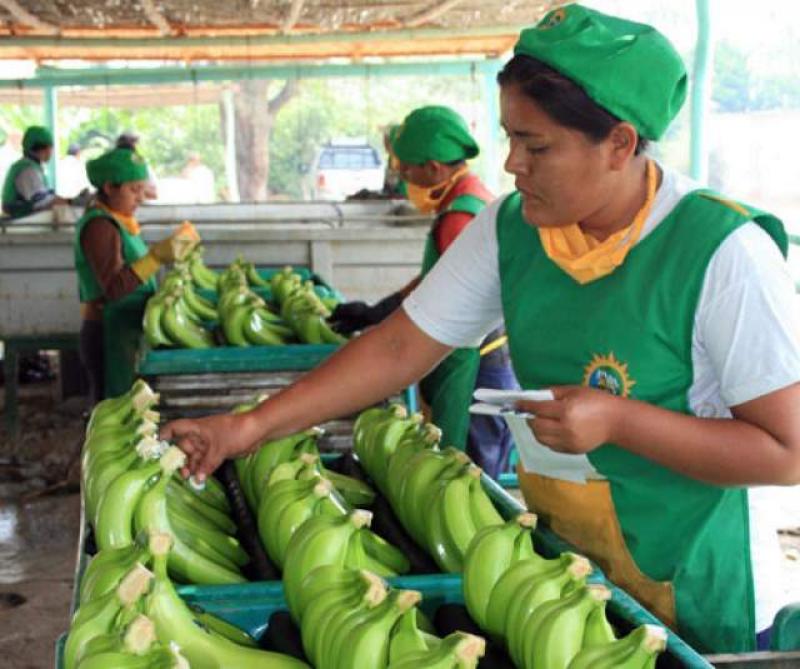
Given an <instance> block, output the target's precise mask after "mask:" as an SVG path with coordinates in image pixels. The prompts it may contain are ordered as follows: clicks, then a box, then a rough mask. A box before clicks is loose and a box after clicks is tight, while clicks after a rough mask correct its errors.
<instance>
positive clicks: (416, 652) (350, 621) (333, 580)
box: [294, 565, 485, 669]
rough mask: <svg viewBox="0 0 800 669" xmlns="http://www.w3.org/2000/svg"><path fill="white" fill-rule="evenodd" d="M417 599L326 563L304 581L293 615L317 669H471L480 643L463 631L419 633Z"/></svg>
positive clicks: (481, 647)
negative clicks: (430, 668)
mask: <svg viewBox="0 0 800 669" xmlns="http://www.w3.org/2000/svg"><path fill="white" fill-rule="evenodd" d="M420 599H421V597H420V594H419V593H418V592H415V591H411V590H388V589H387V587H386V584H385V583H384V581H383V580H382V579H381V578H379V577H378V576H376V575H375V574H373V573H371V572H369V571H365V570H356V569H348V568H342V567H339V566H335V565H328V566H323V567H319V568H317V569H314V570H313V571H311V572H310V573H309V574H308V575H307V576H306V577H305V578H304V579H303V582H302V588H301V590H300V593H299V595H298V599H297V602H296V608H295V610H294V616H295V618H296V620H298V621H299V623H300V628H301V636H302V641H303V647H304V649H305V651H306V655H307V656H308V657H309V659H310V660H311V661H312V663H313V664H314V666H315V667H317V669H385V668H386V667H395V666H399V667H407V668H409V669H410V668H411V667H415V668H416V667H426V668H427V667H441V668H442V669H474V667H476V666H477V661H478V659H479V658H480V657H481V656H482V655H483V653H484V649H485V642H484V640H483V639H481V638H480V637H475V636H472V635H470V634H464V633H462V632H458V633H456V634H454V635H451V636H449V637H447V638H446V639H440V638H438V637H437V636H435V635H433V634H431V633H429V632H427V631H424V630H422V629H420V626H419V618H420V617H421V613H420V611H419V609H417V608H416V605H417V604H418V603H419V601H420ZM422 621H423V624H425V622H426V621H425V619H424V617H423V618H422Z"/></svg>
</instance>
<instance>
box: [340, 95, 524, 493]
mask: <svg viewBox="0 0 800 669" xmlns="http://www.w3.org/2000/svg"><path fill="white" fill-rule="evenodd" d="M388 136H389V138H390V140H391V152H390V156H391V158H392V160H393V161H394V162H395V169H396V170H397V172H398V173H399V174H400V176H401V177H402V179H403V182H404V184H405V190H406V195H407V197H408V199H409V200H410V201H411V203H412V204H413V205H414V206H415V207H416V208H417V209H418V210H419V211H420V212H422V213H425V214H434V215H435V219H434V222H433V225H432V227H431V230H430V232H429V234H428V238H427V241H426V243H425V252H424V255H423V258H422V267H421V270H420V274H419V276H417V277H415V278H414V279H413V280H412V281H411V282H410V283H409V284H408V285H407V286H405V288H403V289H401V290H399V291H397V292H396V293H393V294H392V295H389V296H388V297H386V298H384V299H383V300H381V301H380V302H378V303H377V304H375V305H373V306H368V305H367V304H365V303H364V302H349V303H345V304H341V305H339V306H338V307H337V308H336V309H335V311H334V312H333V315H332V316H331V322H332V323H333V325H334V327H335V328H336V329H337V330H338V331H340V332H342V333H345V334H349V333H351V332H354V331H356V330H362V329H364V328H366V327H368V326H372V325H375V324H377V323H380V322H381V321H382V320H384V319H385V318H386V317H387V316H389V315H390V314H391V313H392V312H393V311H395V310H396V309H397V308H398V307H399V306H400V304H401V303H402V301H403V299H404V298H405V297H406V296H407V295H408V294H409V293H410V292H411V291H412V290H413V289H414V287H415V286H416V285H417V284H418V283H419V282H420V280H421V279H422V278H423V277H424V276H425V275H426V274H427V273H428V272H429V271H430V270H431V268H432V267H433V266H434V265H435V264H436V262H437V261H438V259H439V258H440V257H441V255H442V254H443V253H444V252H445V251H446V250H447V248H448V247H449V246H450V245H451V244H452V243H453V242H454V241H455V240H456V238H457V237H458V236H459V235H460V234H461V233H462V232H463V231H464V229H465V228H466V227H467V226H468V225H469V224H470V222H471V221H472V219H473V218H474V217H475V216H476V214H478V213H479V212H480V211H481V210H482V209H483V208H484V207H485V206H486V205H487V204H488V203H489V202H491V201H492V200H493V199H494V196H493V195H492V194H491V193H490V192H489V190H488V189H487V188H486V187H485V186H484V185H483V183H482V182H481V180H480V179H479V178H478V176H477V175H476V174H474V173H473V172H471V171H470V169H469V166H468V165H467V160H469V159H471V158H474V157H475V156H477V155H478V152H479V148H478V144H477V142H476V141H475V139H474V138H473V137H472V135H471V133H470V132H469V128H468V126H467V124H466V122H465V121H464V119H463V118H462V117H461V116H460V115H459V114H457V113H456V112H455V111H453V110H452V109H450V108H448V107H441V106H427V107H420V108H419V109H416V110H414V111H412V112H411V113H410V114H409V115H408V116H407V117H406V118H405V120H404V121H403V123H402V124H401V125H400V126H399V127H397V128H395V129H394V130H390V131H389V133H388ZM442 299H446V298H445V297H444V296H443V297H442ZM504 341H505V339H504V332H503V330H502V329H501V328H498V329H496V330H495V331H494V332H492V333H490V334H489V336H488V337H486V338H485V339H484V340H483V342H482V343H481V345H480V347H469V348H462V349H458V350H456V351H454V352H453V353H452V354H451V355H450V356H448V357H447V358H446V359H445V360H443V361H442V362H441V364H439V365H438V366H437V367H436V369H434V370H432V371H431V372H430V373H429V374H428V375H427V376H426V377H425V378H424V379H422V380H421V381H420V384H419V387H420V392H421V394H422V398H423V399H424V400H425V402H426V404H427V405H428V406H429V407H430V409H431V421H432V422H433V423H434V424H436V425H437V426H438V427H439V428H441V430H442V432H443V435H442V443H443V444H445V445H447V446H455V447H456V448H460V449H461V450H465V449H466V451H467V453H468V454H469V456H470V457H471V458H472V459H473V460H474V461H475V462H476V464H477V465H478V466H480V467H482V468H483V469H484V471H486V473H487V474H489V475H490V476H492V477H497V476H498V475H499V474H500V473H501V472H503V471H504V470H505V469H506V468H507V466H508V456H509V453H510V451H511V449H512V447H513V440H512V439H511V434H510V432H509V430H508V427H507V426H506V424H505V421H504V420H503V419H502V418H499V417H496V416H482V415H472V416H471V415H470V413H469V406H470V404H472V401H473V400H472V394H473V392H474V390H475V388H497V389H513V388H517V387H518V386H517V383H516V380H515V379H514V373H513V371H512V370H511V363H510V359H509V356H508V348H507V347H506V345H505V343H504Z"/></svg>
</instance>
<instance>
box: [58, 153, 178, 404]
mask: <svg viewBox="0 0 800 669" xmlns="http://www.w3.org/2000/svg"><path fill="white" fill-rule="evenodd" d="M86 173H87V176H88V178H89V183H91V184H92V186H94V187H95V188H97V194H96V196H95V199H94V200H93V201H92V202H91V203H90V204H89V205H88V207H87V209H86V212H85V213H84V215H83V216H82V217H81V219H80V220H79V221H78V223H77V224H76V226H75V242H74V254H75V269H76V270H77V273H78V290H79V293H80V300H81V318H82V321H83V324H82V326H81V333H80V352H81V359H82V361H83V364H84V366H85V367H86V369H87V371H88V374H89V380H90V386H91V388H90V392H91V398H92V401H93V402H98V401H99V400H101V399H103V398H104V397H115V396H117V395H120V394H122V393H124V392H126V391H127V390H128V389H129V388H130V386H131V383H133V380H134V360H135V355H136V351H137V350H138V347H139V340H140V338H141V333H142V315H143V313H144V307H145V303H146V302H147V300H148V298H149V297H150V296H151V295H152V294H153V293H154V292H155V288H156V277H155V275H156V272H158V270H159V268H160V267H161V266H162V265H166V264H169V263H172V262H174V261H175V260H176V259H179V257H178V256H179V255H182V254H185V253H186V252H187V251H188V250H190V247H189V246H187V245H186V244H185V243H183V240H181V239H179V238H178V234H177V233H174V234H173V235H171V236H170V237H168V238H166V239H164V240H162V241H160V242H156V243H155V244H152V245H151V246H150V247H148V246H147V244H146V243H145V242H144V240H143V239H142V237H141V234H140V227H139V223H138V221H137V220H136V210H137V208H138V207H139V205H140V204H141V203H142V202H143V201H144V199H145V193H144V190H145V187H146V184H147V180H148V178H149V173H148V170H147V165H146V164H145V161H144V159H143V158H142V157H141V156H140V155H139V154H138V153H137V152H135V151H133V150H131V149H124V148H115V149H113V150H111V151H108V152H107V153H104V154H103V155H101V156H100V157H99V158H96V159H94V160H90V161H89V162H88V163H87V164H86Z"/></svg>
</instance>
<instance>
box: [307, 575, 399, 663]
mask: <svg viewBox="0 0 800 669" xmlns="http://www.w3.org/2000/svg"><path fill="white" fill-rule="evenodd" d="M360 575H361V579H362V580H361V581H360V582H359V583H358V584H357V585H356V587H355V588H353V589H352V590H350V591H349V592H348V591H344V590H337V589H331V590H328V591H327V592H326V593H325V594H324V595H321V596H320V597H319V599H318V600H315V601H314V602H312V603H311V604H310V605H309V607H308V609H307V611H306V614H305V616H304V618H303V621H304V622H303V625H302V639H303V648H305V649H306V653H307V655H308V658H309V659H310V660H311V661H312V663H313V664H314V666H315V667H317V669H322V668H323V667H324V666H327V665H329V664H330V663H331V661H332V660H333V650H332V646H334V645H335V644H336V642H337V640H338V638H339V634H340V630H341V628H342V627H343V625H345V624H352V623H353V622H354V621H355V619H356V618H362V619H363V617H364V616H365V615H366V614H367V613H368V612H369V611H370V610H371V609H373V608H374V607H375V606H377V605H378V604H380V603H381V602H383V601H384V600H385V599H386V596H387V593H388V590H387V588H386V585H385V584H384V583H383V582H382V581H380V579H378V578H376V577H375V576H373V575H372V574H369V573H368V572H360Z"/></svg>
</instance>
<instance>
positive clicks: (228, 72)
mask: <svg viewBox="0 0 800 669" xmlns="http://www.w3.org/2000/svg"><path fill="white" fill-rule="evenodd" d="M494 63H495V61H494V60H488V59H480V60H476V59H472V60H448V61H426V62H422V61H420V62H411V63H352V64H341V65H339V64H324V65H235V66H233V65H210V66H205V67H175V66H173V67H154V68H125V69H111V68H96V67H95V68H87V69H81V70H65V69H56V68H40V69H39V70H38V71H37V74H36V77H35V78H33V79H0V88H47V87H49V86H113V85H126V86H130V85H147V84H170V83H180V82H200V81H235V80H237V79H244V78H264V79H291V78H314V77H374V76H388V77H402V76H420V75H426V76H458V75H469V74H471V73H472V72H473V71H474V69H475V68H478V71H479V72H484V71H496V65H495V64H494Z"/></svg>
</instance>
